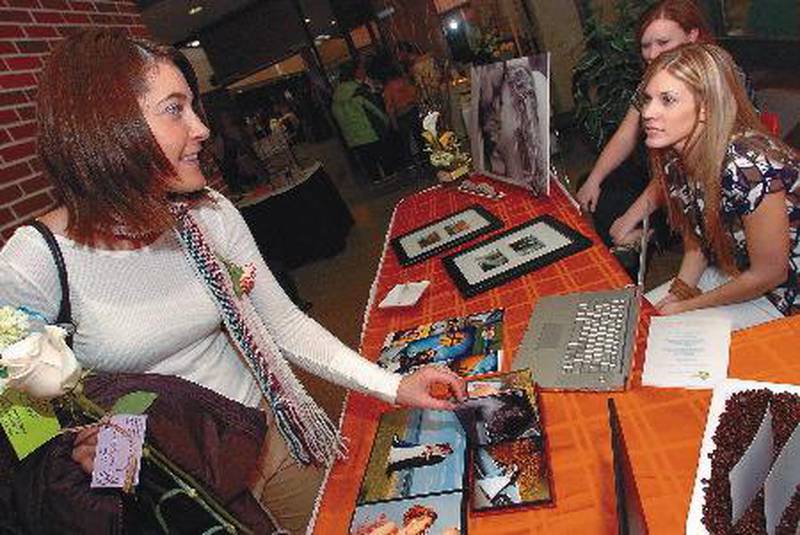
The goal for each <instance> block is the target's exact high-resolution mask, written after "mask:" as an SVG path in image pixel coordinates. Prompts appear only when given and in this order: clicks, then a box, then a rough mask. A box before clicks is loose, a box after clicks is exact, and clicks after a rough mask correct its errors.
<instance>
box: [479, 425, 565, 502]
mask: <svg viewBox="0 0 800 535" xmlns="http://www.w3.org/2000/svg"><path fill="white" fill-rule="evenodd" d="M472 474H473V476H472V489H471V498H472V499H471V508H472V509H473V510H475V511H480V510H487V509H501V508H506V507H514V506H521V505H532V504H538V503H549V502H550V501H551V500H552V493H551V489H550V477H549V470H548V463H547V457H546V456H545V453H544V449H543V448H542V447H541V443H540V442H538V441H535V440H515V441H511V442H503V443H501V444H494V445H491V446H483V447H479V448H477V449H475V450H474V451H473V453H472Z"/></svg>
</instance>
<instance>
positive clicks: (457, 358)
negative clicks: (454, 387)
mask: <svg viewBox="0 0 800 535" xmlns="http://www.w3.org/2000/svg"><path fill="white" fill-rule="evenodd" d="M426 364H439V365H442V366H447V367H448V368H450V369H451V370H453V371H454V372H456V373H457V374H459V375H462V376H464V377H467V376H473V375H482V374H486V373H494V372H498V371H500V370H501V369H502V367H503V309H501V308H497V309H493V310H489V311H487V312H479V313H476V314H470V315H469V316H459V317H455V318H448V319H445V320H439V321H435V322H433V323H425V324H422V325H417V326H416V327H412V328H410V329H402V330H399V331H392V332H390V333H388V334H387V335H386V338H385V340H384V342H383V347H382V348H381V354H380V356H379V357H378V366H381V367H383V368H386V369H387V370H389V371H391V372H394V373H401V374H407V373H411V372H413V371H414V370H416V369H417V368H419V367H421V366H425V365H426Z"/></svg>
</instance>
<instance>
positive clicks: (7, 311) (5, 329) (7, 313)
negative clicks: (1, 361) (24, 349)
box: [0, 306, 30, 350]
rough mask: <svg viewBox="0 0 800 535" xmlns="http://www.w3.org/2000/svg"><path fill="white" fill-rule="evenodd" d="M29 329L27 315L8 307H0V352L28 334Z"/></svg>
mask: <svg viewBox="0 0 800 535" xmlns="http://www.w3.org/2000/svg"><path fill="white" fill-rule="evenodd" d="M29 328H30V324H29V323H28V315H27V314H25V313H24V312H22V311H19V310H17V309H15V308H12V307H10V306H4V307H0V350H2V349H3V348H4V347H6V346H9V345H11V344H13V343H14V342H17V341H18V340H20V339H21V338H22V337H24V336H25V335H26V334H28V329H29Z"/></svg>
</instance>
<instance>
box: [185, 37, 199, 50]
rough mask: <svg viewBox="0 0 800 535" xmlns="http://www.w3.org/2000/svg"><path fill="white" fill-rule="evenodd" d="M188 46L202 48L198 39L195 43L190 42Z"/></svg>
mask: <svg viewBox="0 0 800 535" xmlns="http://www.w3.org/2000/svg"><path fill="white" fill-rule="evenodd" d="M186 46H188V47H189V48H197V47H199V46H200V41H198V40H197V39H195V40H194V41H189V42H188V43H186Z"/></svg>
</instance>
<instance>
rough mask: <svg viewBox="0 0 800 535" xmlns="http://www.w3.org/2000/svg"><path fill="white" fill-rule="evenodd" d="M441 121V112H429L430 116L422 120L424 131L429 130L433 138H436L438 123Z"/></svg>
mask: <svg viewBox="0 0 800 535" xmlns="http://www.w3.org/2000/svg"><path fill="white" fill-rule="evenodd" d="M438 121H439V112H438V111H429V112H428V115H426V116H425V118H424V119H423V120H422V129H423V130H427V131H428V132H430V133H431V134H433V137H434V138H436V137H437V134H436V123H437V122H438Z"/></svg>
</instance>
